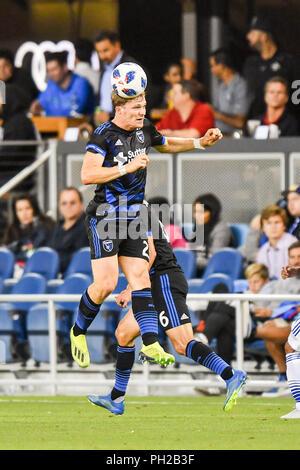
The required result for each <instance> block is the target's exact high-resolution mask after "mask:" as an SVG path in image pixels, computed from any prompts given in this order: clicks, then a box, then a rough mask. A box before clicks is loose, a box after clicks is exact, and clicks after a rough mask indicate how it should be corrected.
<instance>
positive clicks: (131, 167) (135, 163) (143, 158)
mask: <svg viewBox="0 0 300 470" xmlns="http://www.w3.org/2000/svg"><path fill="white" fill-rule="evenodd" d="M148 163H149V158H148V157H147V155H146V154H145V153H141V154H140V155H136V157H134V158H133V159H132V160H131V162H130V163H128V164H127V165H126V170H127V173H133V172H134V171H136V170H139V169H140V168H146V166H147V165H148Z"/></svg>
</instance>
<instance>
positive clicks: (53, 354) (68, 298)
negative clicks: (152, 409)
mask: <svg viewBox="0 0 300 470" xmlns="http://www.w3.org/2000/svg"><path fill="white" fill-rule="evenodd" d="M80 298H81V295H62V294H34V295H31V294H26V295H20V294H18V295H12V294H1V295H0V303H1V302H27V301H28V302H47V303H48V326H49V353H50V361H49V377H48V378H47V379H46V380H45V379H44V378H43V379H32V378H29V377H28V378H26V379H16V378H12V379H1V385H15V384H18V385H33V386H34V385H49V386H50V387H51V393H52V394H53V395H55V394H56V390H57V386H58V385H60V386H63V385H74V386H76V385H85V384H86V376H85V375H84V371H83V370H82V371H81V369H79V368H78V372H79V374H80V377H79V378H78V379H76V380H74V379H72V380H66V379H61V378H60V379H58V377H57V374H58V368H57V349H56V311H55V303H56V302H79V301H80ZM107 300H108V301H113V300H115V296H114V295H111V296H109V297H108V298H107ZM260 300H264V301H270V302H272V301H278V302H283V301H299V303H300V295H299V294H298V295H296V294H293V295H292V294H289V295H287V294H285V295H283V294H281V295H274V294H272V295H271V294H269V295H259V294H211V293H209V294H188V296H187V301H188V302H189V301H193V302H195V301H199V302H201V301H214V302H217V301H231V302H234V304H235V306H236V314H235V315H236V362H237V365H236V366H237V368H239V369H243V368H244V339H243V312H244V309H248V308H249V301H254V302H258V301H260ZM99 367H101V365H100V366H99ZM113 383H114V380H108V379H105V381H102V382H101V380H99V378H96V379H95V381H91V380H89V381H88V384H89V385H94V384H95V385H97V386H100V385H113ZM130 383H131V384H132V385H143V389H144V393H145V395H147V394H149V390H150V387H151V385H152V386H166V387H168V386H174V385H176V386H181V385H188V384H189V385H190V381H187V380H183V379H180V380H178V378H176V376H175V378H174V379H172V380H170V379H168V380H160V379H155V381H153V380H152V379H151V374H150V371H149V368H148V366H145V367H144V368H143V373H142V376H141V378H140V379H138V380H137V379H136V380H133V381H131V382H130ZM275 384H276V386H278V383H277V382H275V381H270V380H255V381H253V383H252V384H251V382H250V383H249V381H248V382H247V385H246V388H247V389H251V388H253V387H257V386H262V387H266V386H268V387H272V386H275ZM199 385H201V386H202V387H212V386H216V382H215V381H214V380H207V379H205V380H194V381H193V386H199Z"/></svg>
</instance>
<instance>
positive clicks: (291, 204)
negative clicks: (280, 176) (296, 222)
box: [287, 193, 300, 217]
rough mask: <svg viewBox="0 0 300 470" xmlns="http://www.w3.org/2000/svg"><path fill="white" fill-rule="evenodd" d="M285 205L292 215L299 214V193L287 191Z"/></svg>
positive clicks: (296, 215)
mask: <svg viewBox="0 0 300 470" xmlns="http://www.w3.org/2000/svg"><path fill="white" fill-rule="evenodd" d="M287 207H288V210H289V212H290V214H291V215H292V216H293V217H299V216H300V194H298V193H289V194H288V196H287Z"/></svg>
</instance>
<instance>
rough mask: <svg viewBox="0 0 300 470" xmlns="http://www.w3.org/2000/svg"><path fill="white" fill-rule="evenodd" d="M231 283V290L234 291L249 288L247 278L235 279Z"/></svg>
mask: <svg viewBox="0 0 300 470" xmlns="http://www.w3.org/2000/svg"><path fill="white" fill-rule="evenodd" d="M233 285H234V290H233V292H234V293H238V292H245V291H246V290H248V289H249V282H248V279H235V280H234V281H233Z"/></svg>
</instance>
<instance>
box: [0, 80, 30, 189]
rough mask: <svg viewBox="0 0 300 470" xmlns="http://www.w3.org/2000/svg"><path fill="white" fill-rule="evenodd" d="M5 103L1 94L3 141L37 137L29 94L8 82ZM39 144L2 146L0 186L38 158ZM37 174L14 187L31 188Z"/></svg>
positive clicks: (0, 108)
mask: <svg viewBox="0 0 300 470" xmlns="http://www.w3.org/2000/svg"><path fill="white" fill-rule="evenodd" d="M5 95H6V96H5V104H3V103H2V99H1V95H0V117H1V118H2V129H3V141H4V142H6V141H10V140H11V141H14V140H16V141H17V140H27V141H29V140H36V138H37V133H36V130H35V127H34V125H33V123H32V122H31V120H30V119H29V118H28V117H27V116H26V111H27V105H26V100H27V98H26V94H25V92H24V91H23V90H22V89H21V88H20V87H19V86H18V85H13V84H7V85H6V86H5ZM36 151H37V147H35V146H31V145H28V146H23V145H22V146H15V145H12V146H0V186H2V185H3V184H5V183H7V181H9V180H10V179H11V178H12V177H14V176H15V175H16V174H17V173H18V172H19V171H21V170H22V169H23V168H25V167H26V166H27V165H29V164H30V163H32V162H33V161H34V159H35V155H36ZM34 181H35V179H34V175H30V176H28V177H27V178H26V179H25V180H23V181H22V182H21V183H19V184H18V185H17V186H16V187H15V188H14V191H30V190H31V189H32V188H33V186H34Z"/></svg>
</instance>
